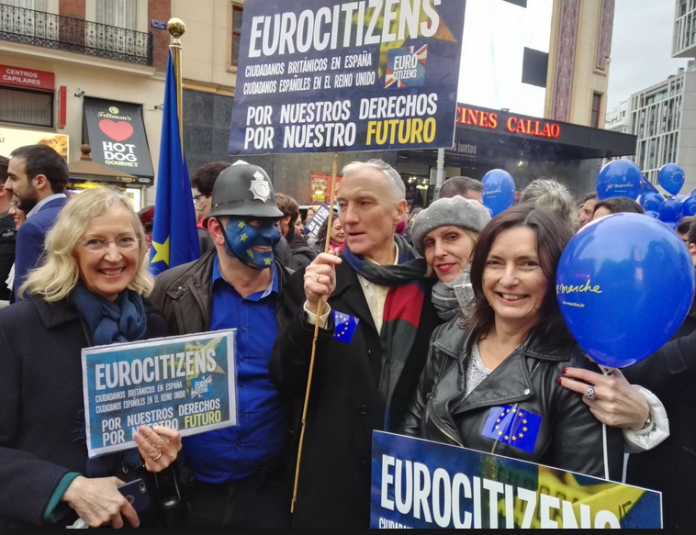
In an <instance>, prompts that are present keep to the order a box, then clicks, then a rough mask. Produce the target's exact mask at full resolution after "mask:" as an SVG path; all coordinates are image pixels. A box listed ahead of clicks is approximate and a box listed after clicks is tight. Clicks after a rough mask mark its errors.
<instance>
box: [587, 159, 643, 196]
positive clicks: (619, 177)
mask: <svg viewBox="0 0 696 535" xmlns="http://www.w3.org/2000/svg"><path fill="white" fill-rule="evenodd" d="M642 179H643V173H642V172H641V170H640V167H638V166H637V165H636V164H634V163H633V162H632V161H630V160H614V161H613V162H609V163H608V164H607V165H605V166H604V167H602V170H601V171H600V172H599V175H598V176H597V195H599V199H600V200H602V201H603V200H605V199H610V198H611V197H628V198H629V199H633V200H636V199H637V198H638V195H640V192H641V187H642V186H641V184H642V182H641V180H642Z"/></svg>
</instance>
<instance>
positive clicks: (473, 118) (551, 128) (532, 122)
mask: <svg viewBox="0 0 696 535" xmlns="http://www.w3.org/2000/svg"><path fill="white" fill-rule="evenodd" d="M501 115H503V114H498V113H497V112H494V111H484V110H477V109H475V108H465V107H463V106H458V107H457V124H463V125H466V126H476V127H479V128H486V129H488V130H501V129H503V128H504V129H505V130H506V131H507V132H509V133H511V134H526V135H528V136H535V137H546V138H551V139H557V138H559V137H560V136H561V126H560V125H559V124H558V123H552V122H547V121H544V120H541V119H533V118H531V117H521V116H517V115H511V114H507V113H506V114H504V115H503V117H502V120H501ZM506 118H507V119H506Z"/></svg>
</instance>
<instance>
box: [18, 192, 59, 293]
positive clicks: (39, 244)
mask: <svg viewBox="0 0 696 535" xmlns="http://www.w3.org/2000/svg"><path fill="white" fill-rule="evenodd" d="M67 202H68V199H66V198H62V199H55V200H53V201H51V202H49V203H47V204H46V205H45V206H43V207H42V208H41V210H39V211H38V212H37V213H36V214H34V215H33V216H31V217H30V218H29V219H27V220H26V221H25V222H24V223H23V224H22V227H21V228H20V229H19V231H18V232H17V249H16V253H15V280H14V288H13V297H14V301H18V300H19V288H20V287H21V286H22V284H23V283H24V280H25V279H26V277H27V274H28V273H29V271H31V270H32V269H34V268H35V267H36V266H37V265H38V264H39V261H40V260H41V256H42V255H43V252H44V241H45V239H46V233H47V232H48V231H49V230H51V228H53V225H54V224H55V222H56V219H57V218H58V214H59V213H60V211H61V209H62V208H63V206H65V204H66V203H67Z"/></svg>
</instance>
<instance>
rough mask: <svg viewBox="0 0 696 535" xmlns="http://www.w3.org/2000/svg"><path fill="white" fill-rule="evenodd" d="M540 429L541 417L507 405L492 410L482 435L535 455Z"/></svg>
mask: <svg viewBox="0 0 696 535" xmlns="http://www.w3.org/2000/svg"><path fill="white" fill-rule="evenodd" d="M540 428H541V416H539V415H538V414H534V413H533V412H528V411H525V410H521V409H518V408H517V406H512V405H505V406H504V407H493V408H492V409H491V412H490V413H489V414H488V420H487V421H486V425H485V426H484V428H483V431H482V432H481V434H482V435H483V436H484V437H488V438H492V439H493V440H497V441H498V442H502V443H503V444H508V445H510V446H512V447H513V448H517V449H518V450H522V451H526V452H527V453H534V446H536V441H537V437H538V436H539V429H540Z"/></svg>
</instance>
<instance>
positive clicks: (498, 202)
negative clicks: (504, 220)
mask: <svg viewBox="0 0 696 535" xmlns="http://www.w3.org/2000/svg"><path fill="white" fill-rule="evenodd" d="M481 182H483V205H484V206H485V207H486V208H489V209H490V211H491V215H492V216H493V217H495V216H497V215H498V214H500V213H502V212H504V211H505V210H507V209H508V208H510V207H511V206H512V205H513V203H514V202H515V180H514V179H513V178H512V175H510V173H508V172H507V171H504V170H503V169H493V170H492V171H489V172H488V173H486V175H485V176H484V177H483V180H481Z"/></svg>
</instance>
